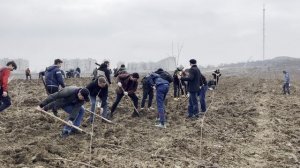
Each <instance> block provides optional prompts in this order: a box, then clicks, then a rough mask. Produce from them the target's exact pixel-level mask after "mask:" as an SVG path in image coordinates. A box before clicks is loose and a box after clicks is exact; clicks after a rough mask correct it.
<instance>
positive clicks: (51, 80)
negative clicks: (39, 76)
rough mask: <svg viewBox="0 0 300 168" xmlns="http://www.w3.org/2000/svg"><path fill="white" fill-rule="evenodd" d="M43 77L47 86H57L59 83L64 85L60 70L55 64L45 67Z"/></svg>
mask: <svg viewBox="0 0 300 168" xmlns="http://www.w3.org/2000/svg"><path fill="white" fill-rule="evenodd" d="M45 79H46V81H45V82H46V85H47V86H54V87H59V85H61V87H62V88H64V87H65V83H64V80H63V77H62V73H61V70H60V69H59V67H58V66H56V65H52V66H50V67H48V68H47V69H46V71H45Z"/></svg>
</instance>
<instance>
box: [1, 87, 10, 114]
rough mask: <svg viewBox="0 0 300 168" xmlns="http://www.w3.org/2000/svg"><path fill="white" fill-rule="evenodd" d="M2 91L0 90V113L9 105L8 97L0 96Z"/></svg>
mask: <svg viewBox="0 0 300 168" xmlns="http://www.w3.org/2000/svg"><path fill="white" fill-rule="evenodd" d="M2 94H3V90H2V89H0V112H2V111H4V110H5V109H6V108H8V107H9V106H10V105H11V101H10V97H9V96H8V95H7V96H6V97H3V96H2Z"/></svg>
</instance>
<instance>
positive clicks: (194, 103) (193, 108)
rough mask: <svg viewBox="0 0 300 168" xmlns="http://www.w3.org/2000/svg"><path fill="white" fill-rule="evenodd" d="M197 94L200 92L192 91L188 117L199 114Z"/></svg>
mask: <svg viewBox="0 0 300 168" xmlns="http://www.w3.org/2000/svg"><path fill="white" fill-rule="evenodd" d="M197 95H198V92H190V97H189V107H188V117H193V116H194V115H198V114H199V108H198V100H197Z"/></svg>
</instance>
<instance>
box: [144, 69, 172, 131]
mask: <svg viewBox="0 0 300 168" xmlns="http://www.w3.org/2000/svg"><path fill="white" fill-rule="evenodd" d="M146 80H147V81H148V84H149V85H150V86H151V87H152V88H153V89H156V103H157V110H158V116H159V122H160V123H159V124H157V125H155V126H156V127H159V128H166V125H165V121H166V117H165V107H164V101H165V99H166V96H167V94H168V92H169V85H170V83H169V82H168V81H167V80H165V79H163V78H162V77H161V76H160V75H158V74H157V73H152V74H151V75H150V76H149V77H147V79H146Z"/></svg>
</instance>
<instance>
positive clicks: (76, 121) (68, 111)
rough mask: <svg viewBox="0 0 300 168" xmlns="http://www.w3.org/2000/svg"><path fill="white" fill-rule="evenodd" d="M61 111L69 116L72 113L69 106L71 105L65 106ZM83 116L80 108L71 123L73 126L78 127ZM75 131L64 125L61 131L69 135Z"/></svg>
mask: <svg viewBox="0 0 300 168" xmlns="http://www.w3.org/2000/svg"><path fill="white" fill-rule="evenodd" d="M63 109H64V110H65V112H66V113H68V114H70V113H71V112H72V109H73V106H71V105H70V106H66V107H64V108H63ZM83 116H84V108H83V107H82V106H81V107H80V110H79V113H78V115H77V117H76V119H75V120H74V121H73V124H74V125H75V126H77V127H79V126H80V124H81V121H82V119H83ZM68 121H69V117H68ZM75 130H76V129H75V128H72V127H70V126H68V125H65V126H64V128H63V131H68V132H69V133H71V132H74V131H75Z"/></svg>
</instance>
